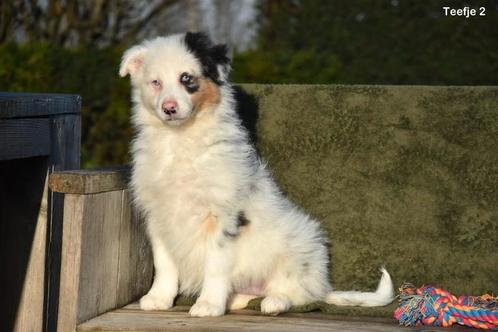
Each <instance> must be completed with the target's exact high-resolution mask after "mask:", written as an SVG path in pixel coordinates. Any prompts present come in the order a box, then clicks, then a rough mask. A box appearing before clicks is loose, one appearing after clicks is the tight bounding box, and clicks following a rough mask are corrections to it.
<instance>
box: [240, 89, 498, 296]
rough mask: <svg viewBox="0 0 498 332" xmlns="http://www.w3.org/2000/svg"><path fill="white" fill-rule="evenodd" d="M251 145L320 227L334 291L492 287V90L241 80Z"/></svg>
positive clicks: (497, 243) (497, 172)
mask: <svg viewBox="0 0 498 332" xmlns="http://www.w3.org/2000/svg"><path fill="white" fill-rule="evenodd" d="M244 88H245V90H246V91H247V92H248V93H250V94H253V95H255V96H256V98H257V100H258V102H259V121H258V126H257V129H258V130H257V134H258V135H257V136H258V148H259V150H260V151H261V153H262V155H263V156H264V158H265V159H267V160H268V162H269V166H270V168H271V169H272V171H273V172H274V175H275V178H276V179H277V181H278V183H279V184H280V185H281V187H282V188H283V190H284V192H286V193H287V194H288V195H289V197H290V198H291V199H292V200H293V201H295V202H296V203H298V204H299V205H301V206H302V207H304V208H305V210H306V211H308V212H310V213H311V214H312V215H314V216H315V217H318V218H319V219H320V220H321V221H322V222H323V226H324V228H325V229H326V230H327V232H328V233H329V234H330V237H331V240H332V241H331V249H330V255H331V257H332V267H331V272H332V274H331V276H332V281H333V284H334V286H335V287H336V288H337V289H353V288H354V289H367V290H368V289H373V288H375V285H376V282H377V280H378V277H379V273H378V272H377V268H378V267H380V266H381V265H384V264H385V265H386V266H387V268H388V270H389V271H390V272H391V273H392V276H393V278H394V280H395V283H396V285H399V284H401V283H402V282H404V281H411V282H414V283H417V284H427V283H431V284H435V285H438V286H441V287H444V288H447V289H448V290H450V291H453V292H455V293H457V294H458V293H468V294H476V295H477V294H480V293H484V292H490V291H493V292H494V293H496V292H497V291H498V278H496V276H497V275H498V250H496V248H498V226H497V224H498V222H497V221H498V220H497V219H498V207H497V204H496V203H497V199H498V192H497V190H498V182H497V181H498V88H496V87H395V86H378V87H376V86H323V85H304V86H302V85H299V86H297V85H274V86H259V85H245V86H244Z"/></svg>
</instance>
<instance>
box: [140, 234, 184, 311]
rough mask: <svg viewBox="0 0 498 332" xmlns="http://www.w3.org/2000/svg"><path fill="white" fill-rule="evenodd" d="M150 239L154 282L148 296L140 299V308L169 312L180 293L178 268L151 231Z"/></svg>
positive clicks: (160, 241)
mask: <svg viewBox="0 0 498 332" xmlns="http://www.w3.org/2000/svg"><path fill="white" fill-rule="evenodd" d="M149 238H150V242H151V245H152V255H153V258H154V282H153V284H152V287H151V288H150V290H149V292H148V293H147V295H145V296H143V297H142V298H141V299H140V308H141V309H142V310H167V309H169V308H171V307H172V306H173V301H174V299H175V297H176V295H177V293H178V268H177V267H176V265H175V263H174V262H173V259H172V258H171V255H170V253H169V252H168V250H167V249H166V247H165V246H164V244H163V243H162V240H161V239H160V238H157V236H155V235H154V234H153V233H152V232H150V231H149Z"/></svg>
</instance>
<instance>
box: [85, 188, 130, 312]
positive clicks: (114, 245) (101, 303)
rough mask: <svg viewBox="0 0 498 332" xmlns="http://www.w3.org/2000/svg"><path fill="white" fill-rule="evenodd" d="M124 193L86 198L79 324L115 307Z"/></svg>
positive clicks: (116, 192) (115, 192) (93, 195)
mask: <svg viewBox="0 0 498 332" xmlns="http://www.w3.org/2000/svg"><path fill="white" fill-rule="evenodd" d="M121 202H122V192H121V191H113V192H107V193H101V194H92V195H85V209H84V211H83V215H84V219H83V221H82V222H83V227H82V235H81V236H82V241H81V246H82V247H81V261H80V264H81V267H80V280H79V282H80V284H79V299H78V314H77V321H78V322H82V321H85V320H87V319H89V318H92V317H95V316H97V315H98V314H100V313H102V312H105V311H107V310H110V309H114V308H116V303H117V287H116V285H117V284H118V262H119V259H118V255H119V233H120V227H121V208H122V203H121Z"/></svg>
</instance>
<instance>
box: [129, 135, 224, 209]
mask: <svg viewBox="0 0 498 332" xmlns="http://www.w3.org/2000/svg"><path fill="white" fill-rule="evenodd" d="M138 144H140V146H139V149H136V152H135V153H134V156H133V158H134V171H133V185H134V189H135V191H136V194H137V197H136V198H137V200H138V201H139V202H140V203H143V205H144V207H145V208H146V209H147V210H149V211H150V210H158V209H160V210H167V211H168V215H169V216H170V217H172V218H175V216H176V217H178V218H180V217H182V218H186V217H190V216H192V215H195V214H205V213H206V211H207V210H208V208H209V204H210V200H211V199H212V196H213V195H212V192H213V190H215V187H216V186H217V185H218V184H219V183H220V181H216V180H215V178H216V177H217V176H218V177H219V174H222V173H223V172H224V171H223V161H222V160H220V158H219V157H218V158H216V157H215V156H213V155H212V154H211V153H210V152H209V151H208V150H207V149H206V148H205V147H204V146H203V145H202V144H201V142H195V141H186V140H184V141H182V140H174V139H168V140H162V141H154V140H149V142H138ZM220 172H221V173H220ZM214 173H216V174H214Z"/></svg>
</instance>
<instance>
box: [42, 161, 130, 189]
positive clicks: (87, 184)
mask: <svg viewBox="0 0 498 332" xmlns="http://www.w3.org/2000/svg"><path fill="white" fill-rule="evenodd" d="M128 176H129V169H128V168H127V167H119V168H112V169H92V170H74V171H63V172H55V173H53V174H51V175H50V179H49V186H50V189H52V191H55V192H60V193H69V194H95V193H101V192H106V191H114V190H123V189H126V188H127V185H128Z"/></svg>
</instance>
